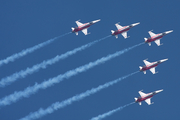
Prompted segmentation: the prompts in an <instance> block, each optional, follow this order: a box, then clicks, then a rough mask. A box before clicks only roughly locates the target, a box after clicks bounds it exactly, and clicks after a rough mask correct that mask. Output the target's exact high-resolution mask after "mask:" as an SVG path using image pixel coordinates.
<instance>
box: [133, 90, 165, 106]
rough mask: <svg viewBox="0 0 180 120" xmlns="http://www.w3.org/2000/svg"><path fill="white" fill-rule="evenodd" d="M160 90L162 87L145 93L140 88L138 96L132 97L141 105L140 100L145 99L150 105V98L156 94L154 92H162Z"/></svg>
mask: <svg viewBox="0 0 180 120" xmlns="http://www.w3.org/2000/svg"><path fill="white" fill-rule="evenodd" d="M162 91H163V89H162V90H157V91H154V92H151V93H148V94H146V93H143V92H142V90H141V91H139V94H140V97H138V98H134V99H135V102H136V103H139V105H141V102H142V101H145V102H146V103H147V104H148V105H151V104H153V103H151V98H152V97H153V96H154V95H156V94H158V93H160V92H162Z"/></svg>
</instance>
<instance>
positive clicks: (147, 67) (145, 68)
mask: <svg viewBox="0 0 180 120" xmlns="http://www.w3.org/2000/svg"><path fill="white" fill-rule="evenodd" d="M157 65H158V63H156V64H154V65H152V64H150V65H147V66H145V67H143V68H142V69H141V70H142V71H145V70H149V69H151V68H153V67H156V66H157Z"/></svg>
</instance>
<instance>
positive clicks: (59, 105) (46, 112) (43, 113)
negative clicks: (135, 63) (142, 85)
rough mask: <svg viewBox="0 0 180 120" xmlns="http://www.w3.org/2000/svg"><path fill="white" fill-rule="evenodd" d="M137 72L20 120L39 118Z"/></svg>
mask: <svg viewBox="0 0 180 120" xmlns="http://www.w3.org/2000/svg"><path fill="white" fill-rule="evenodd" d="M138 72H139V71H137V72H134V73H131V74H129V75H126V76H124V77H121V78H119V79H116V80H113V81H110V82H107V83H105V84H103V85H99V86H98V87H96V88H92V89H91V90H87V91H86V92H83V93H81V94H78V95H75V96H73V97H71V98H69V99H66V100H64V101H62V102H56V103H53V104H52V105H51V106H49V107H48V108H46V109H42V108H40V109H39V110H38V111H36V112H33V113H30V114H29V115H27V116H26V117H24V118H22V119H20V120H34V119H38V118H41V117H43V116H45V115H47V114H50V113H53V112H54V111H56V110H58V109H61V108H64V107H66V106H67V105H70V104H72V103H73V102H75V101H79V100H82V99H84V98H85V97H88V96H90V95H92V94H95V93H97V92H99V91H100V90H103V89H105V88H108V87H109V86H112V85H114V84H116V83H117V82H120V81H121V80H123V79H126V78H127V77H130V76H132V75H134V74H136V73H138Z"/></svg>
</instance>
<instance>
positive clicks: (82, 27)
mask: <svg viewBox="0 0 180 120" xmlns="http://www.w3.org/2000/svg"><path fill="white" fill-rule="evenodd" d="M99 21H100V19H99V20H94V21H91V22H88V23H84V24H83V23H81V22H79V20H78V21H76V24H77V26H78V27H75V28H73V27H72V28H71V29H72V32H75V33H76V35H78V31H82V32H83V33H84V34H85V35H87V34H89V33H88V32H87V29H88V28H89V27H90V26H91V25H93V24H95V23H97V22H99Z"/></svg>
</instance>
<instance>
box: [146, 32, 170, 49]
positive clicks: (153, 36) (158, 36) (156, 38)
mask: <svg viewBox="0 0 180 120" xmlns="http://www.w3.org/2000/svg"><path fill="white" fill-rule="evenodd" d="M171 32H173V30H170V31H166V32H163V33H159V34H155V33H153V32H151V31H149V32H148V33H149V35H150V36H151V37H149V38H144V39H145V43H148V44H149V46H151V42H153V41H154V42H155V43H156V44H157V45H158V46H160V45H161V44H160V39H161V38H162V37H163V36H165V35H167V34H169V33H171Z"/></svg>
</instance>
